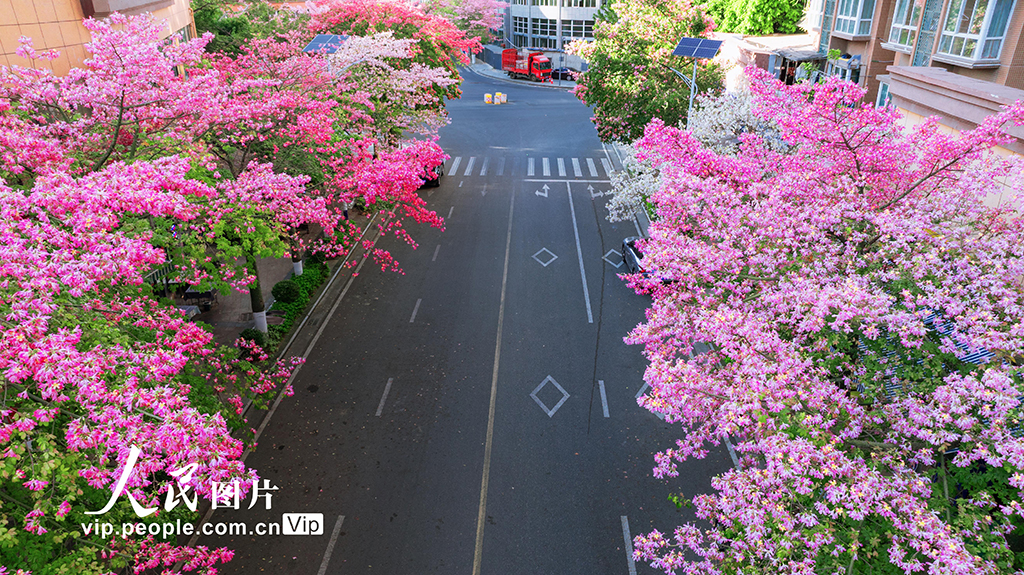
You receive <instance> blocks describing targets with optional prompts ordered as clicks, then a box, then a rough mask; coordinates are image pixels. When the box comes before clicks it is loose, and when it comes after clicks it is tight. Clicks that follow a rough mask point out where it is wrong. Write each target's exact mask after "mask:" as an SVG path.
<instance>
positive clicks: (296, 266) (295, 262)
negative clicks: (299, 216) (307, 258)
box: [292, 231, 303, 276]
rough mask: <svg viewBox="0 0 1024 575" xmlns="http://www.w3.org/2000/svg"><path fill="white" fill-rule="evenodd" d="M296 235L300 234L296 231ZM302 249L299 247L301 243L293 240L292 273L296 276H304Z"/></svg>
mask: <svg viewBox="0 0 1024 575" xmlns="http://www.w3.org/2000/svg"><path fill="white" fill-rule="evenodd" d="M295 233H298V231H296V232H295ZM302 251H303V250H302V248H300V247H299V242H297V241H295V240H294V239H293V240H292V273H293V274H294V275H296V276H301V275H302V255H303V254H302Z"/></svg>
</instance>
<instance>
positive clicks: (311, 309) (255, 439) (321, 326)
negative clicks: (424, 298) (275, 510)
mask: <svg viewBox="0 0 1024 575" xmlns="http://www.w3.org/2000/svg"><path fill="white" fill-rule="evenodd" d="M376 219H377V214H374V215H373V217H371V218H370V219H369V220H368V221H367V222H366V227H364V228H363V231H362V233H361V234H360V236H359V240H357V241H356V242H355V244H354V245H353V246H352V249H350V250H349V251H348V254H346V255H345V257H344V259H342V260H341V262H340V263H339V264H338V267H337V268H335V270H334V272H333V273H332V274H331V277H330V279H329V280H328V281H327V283H326V284H324V285H323V286H322V287H321V288H320V293H319V295H318V296H317V298H316V300H315V301H314V302H313V303H312V304H311V305H310V306H309V307H308V308H307V310H306V314H305V315H304V316H303V318H302V322H301V323H300V324H299V325H298V326H297V327H295V328H293V330H292V337H291V339H289V340H288V342H287V343H286V344H284V345H283V346H282V347H280V348H278V353H277V356H276V358H275V359H280V358H282V357H284V355H285V353H287V352H288V351H289V350H290V348H291V345H292V343H294V342H295V339H296V337H297V336H298V335H299V333H300V332H301V331H302V330H303V328H304V327H306V321H307V320H308V319H309V318H310V317H311V316H312V315H313V314H314V312H316V311H317V307H318V306H319V305H320V303H321V301H323V299H324V296H326V295H327V293H328V291H330V289H331V287H332V286H333V285H334V281H335V279H337V278H338V277H339V276H341V272H342V271H343V270H344V269H345V263H346V262H348V260H349V259H350V258H352V255H353V254H354V253H356V251H357V250H359V249H360V248H362V250H363V253H362V256H361V259H360V262H359V265H358V266H356V268H355V269H354V270H351V273H350V274H349V276H348V282H347V283H346V285H345V287H344V288H343V289H342V290H341V292H340V294H338V295H337V296H336V297H335V300H334V304H333V305H332V306H331V308H330V311H329V312H328V313H327V315H326V316H325V317H324V319H323V321H321V322H319V325H317V322H314V323H313V324H311V325H310V326H309V329H310V330H312V329H313V328H318V329H317V331H316V335H314V337H313V339H312V341H311V342H310V343H309V344H308V345H307V349H306V351H305V353H303V354H302V357H303V359H305V358H306V356H308V355H309V352H310V351H312V348H313V345H315V344H316V341H317V339H318V338H319V336H320V333H321V332H322V331H323V329H324V327H326V325H327V322H328V320H330V318H331V316H332V315H334V311H335V310H336V309H337V308H338V305H339V304H340V303H341V299H342V298H343V297H344V296H345V293H346V292H348V286H350V285H351V284H352V281H353V280H354V279H355V276H356V275H358V273H359V270H360V269H361V268H362V264H363V262H365V261H366V259H367V257H368V256H369V250H368V249H367V248H366V246H364V245H363V243H362V240H363V238H364V237H365V236H366V233H367V232H368V231H369V230H370V228H371V227H372V226H373V223H374V221H375V220H376ZM379 238H380V236H379V235H378V236H377V237H374V238H373V239H372V240H371V241H372V242H373V244H376V243H377V239H379ZM371 247H372V246H371ZM339 285H340V284H339ZM301 369H302V365H301V364H300V365H298V366H296V368H295V370H294V371H293V372H292V375H291V377H289V378H288V381H287V382H285V385H284V386H282V388H281V389H280V390H279V391H278V392H277V397H276V398H275V399H274V403H273V404H272V405H271V407H270V409H268V410H267V413H266V414H264V416H263V418H262V419H261V420H260V424H259V427H258V428H257V431H256V433H255V434H254V435H253V438H252V440H251V441H252V442H253V443H257V442H258V440H259V437H260V435H262V434H263V430H264V429H265V428H266V427H267V425H268V424H269V423H270V419H271V417H273V415H274V411H276V409H277V406H278V405H279V404H280V403H281V401H282V400H283V399H284V392H285V390H286V389H287V388H288V386H290V385H291V384H292V382H294V381H295V378H296V377H297V376H298V374H299V371H300V370H301ZM251 406H252V400H251V399H250V400H249V402H248V403H247V404H246V405H245V406H244V408H243V417H245V416H246V415H248V414H249V408H250V407H251ZM252 451H253V448H252V447H248V448H246V450H245V451H244V452H243V453H242V456H241V457H240V458H239V460H240V461H242V462H243V463H244V462H245V460H246V459H247V458H248V457H249V454H251V453H252ZM213 512H214V509H213V507H212V506H210V507H208V508H207V509H206V511H205V513H203V515H202V517H201V518H200V519H199V522H198V523H196V530H195V533H194V534H193V535H192V536H191V537H190V538H189V541H188V543H187V544H186V546H187V547H195V545H196V543H197V542H198V541H199V537H200V536H201V535H202V531H201V530H202V526H203V525H204V524H205V523H207V522H209V521H210V519H211V518H212V517H213ZM183 565H184V561H179V562H178V563H176V564H175V565H174V569H178V570H180V569H181V567H182V566H183Z"/></svg>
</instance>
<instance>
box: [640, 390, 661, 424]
mask: <svg viewBox="0 0 1024 575" xmlns="http://www.w3.org/2000/svg"><path fill="white" fill-rule="evenodd" d="M649 387H651V384H649V383H647V382H646V381H645V382H644V386H643V387H641V388H640V391H638V392H636V398H637V399H640V396H641V395H643V394H644V392H645V391H647V388H649ZM643 409H644V410H645V411H649V410H647V408H643ZM649 412H650V411H649ZM650 413H654V415H657V416H658V419H660V420H662V421H665V414H664V413H657V412H650Z"/></svg>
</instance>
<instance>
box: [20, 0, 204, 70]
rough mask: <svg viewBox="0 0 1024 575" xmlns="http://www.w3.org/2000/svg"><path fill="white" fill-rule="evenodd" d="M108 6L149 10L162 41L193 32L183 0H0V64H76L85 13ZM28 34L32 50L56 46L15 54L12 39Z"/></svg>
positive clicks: (82, 54)
mask: <svg viewBox="0 0 1024 575" xmlns="http://www.w3.org/2000/svg"><path fill="white" fill-rule="evenodd" d="M113 12H120V13H122V14H139V13H143V12H151V13H152V14H153V16H154V17H155V18H156V19H157V20H158V21H163V22H164V26H165V34H164V36H165V37H166V38H167V39H168V41H174V40H175V39H181V40H188V39H191V38H194V37H195V22H194V20H193V18H192V9H191V8H190V7H189V1H188V0H52V1H47V2H36V1H33V0H0V66H10V65H18V66H25V67H48V68H51V69H52V70H53V71H54V72H55V73H56V74H65V73H67V71H68V70H70V69H71V68H76V67H80V66H81V65H82V62H83V61H84V60H85V58H86V57H87V52H86V50H85V44H87V43H88V42H89V40H90V35H89V31H88V30H87V29H86V28H85V26H83V25H82V20H83V19H85V18H87V17H95V18H102V17H105V16H109V15H110V14H111V13H113ZM21 36H28V37H29V38H31V39H32V40H33V42H32V45H33V47H34V48H36V49H37V50H58V51H59V52H60V56H59V57H58V58H57V59H56V60H53V61H49V60H35V61H29V60H26V59H24V58H22V57H20V56H18V55H17V54H16V53H15V51H16V50H17V49H18V45H19V44H18V39H19V38H20V37H21Z"/></svg>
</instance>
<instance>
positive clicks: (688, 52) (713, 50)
mask: <svg viewBox="0 0 1024 575" xmlns="http://www.w3.org/2000/svg"><path fill="white" fill-rule="evenodd" d="M721 47H722V41H721V40H709V39H708V38H683V39H681V40H679V44H677V45H676V49H675V50H672V55H673V56H682V57H685V58H714V57H715V55H716V54H718V49H719V48H721Z"/></svg>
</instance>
